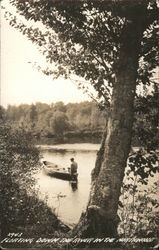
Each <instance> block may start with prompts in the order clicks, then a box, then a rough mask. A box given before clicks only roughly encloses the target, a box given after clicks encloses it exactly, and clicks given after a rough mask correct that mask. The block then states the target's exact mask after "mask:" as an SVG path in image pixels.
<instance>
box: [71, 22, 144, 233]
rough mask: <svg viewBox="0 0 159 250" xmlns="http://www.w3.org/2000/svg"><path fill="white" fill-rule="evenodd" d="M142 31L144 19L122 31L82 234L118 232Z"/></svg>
mask: <svg viewBox="0 0 159 250" xmlns="http://www.w3.org/2000/svg"><path fill="white" fill-rule="evenodd" d="M139 18H140V17H139ZM142 34H143V25H142V20H136V19H135V20H131V21H126V23H125V25H124V27H123V30H122V34H121V41H122V42H121V47H120V55H119V61H118V67H117V68H116V83H115V84H114V88H113V93H112V101H111V109H110V116H109V119H108V124H107V132H106V138H105V141H104V142H103V143H102V146H101V152H99V155H98V157H97V161H96V167H95V170H94V173H93V175H92V177H93V178H92V186H91V192H90V198H89V202H88V206H87V209H86V212H85V213H83V214H82V216H81V219H80V221H79V223H78V225H77V226H76V227H75V228H74V229H73V233H75V234H76V235H79V236H84V237H86V236H87V237H90V236H91V237H98V236H99V237H100V238H101V237H102V236H109V237H113V236H116V235H117V226H118V223H119V218H118V215H117V210H118V200H119V196H120V189H121V186H122V181H123V177H124V171H125V167H126V163H127V158H128V155H129V151H130V146H131V137H132V125H133V103H134V96H135V89H136V77H137V69H138V57H139V48H140V42H141V38H142ZM102 150H103V151H102Z"/></svg>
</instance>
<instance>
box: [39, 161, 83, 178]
mask: <svg viewBox="0 0 159 250" xmlns="http://www.w3.org/2000/svg"><path fill="white" fill-rule="evenodd" d="M43 171H44V172H45V174H47V175H49V176H52V177H55V178H58V179H62V180H68V181H77V177H78V174H77V173H76V174H74V175H71V172H70V168H68V169H66V168H63V167H61V166H59V165H57V164H55V163H52V162H49V161H43Z"/></svg>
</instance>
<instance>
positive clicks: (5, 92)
mask: <svg viewBox="0 0 159 250" xmlns="http://www.w3.org/2000/svg"><path fill="white" fill-rule="evenodd" d="M28 62H40V63H41V62H42V63H43V64H44V63H45V58H44V57H43V56H42V55H41V54H40V53H39V52H38V50H37V48H36V47H35V46H34V45H33V44H32V43H31V42H30V41H29V40H27V38H26V37H25V36H23V35H22V34H21V33H20V32H18V31H17V30H15V29H14V28H12V27H11V26H10V25H9V24H8V22H7V21H6V20H5V19H4V18H3V15H2V16H1V99H0V104H1V105H3V106H5V107H6V106H7V105H8V104H16V105H19V104H21V103H28V104H30V103H35V102H45V103H53V102H57V101H63V102H64V103H68V102H80V101H85V100H88V99H89V98H88V96H87V94H84V93H83V92H82V90H79V89H78V88H77V86H76V85H75V84H73V83H72V82H71V81H70V80H64V79H62V78H60V79H58V80H52V79H51V77H48V76H45V75H44V74H43V73H41V72H38V71H37V70H36V69H35V68H33V66H32V64H31V63H28Z"/></svg>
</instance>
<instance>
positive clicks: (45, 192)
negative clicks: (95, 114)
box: [36, 143, 100, 226]
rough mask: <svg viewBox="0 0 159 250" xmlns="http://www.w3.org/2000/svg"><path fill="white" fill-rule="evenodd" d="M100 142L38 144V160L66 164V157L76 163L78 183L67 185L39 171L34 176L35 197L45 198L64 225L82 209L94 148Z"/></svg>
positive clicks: (92, 165)
mask: <svg viewBox="0 0 159 250" xmlns="http://www.w3.org/2000/svg"><path fill="white" fill-rule="evenodd" d="M99 147H100V144H91V143H80V144H79V143H74V144H59V145H41V146H39V148H40V151H41V154H42V157H43V158H42V160H47V161H51V162H54V163H56V164H59V165H62V166H63V167H66V168H68V167H70V158H72V157H74V158H75V161H76V162H77V163H78V183H77V185H75V184H74V186H72V185H73V184H71V183H70V182H69V181H64V180H60V179H56V178H53V177H50V176H47V175H46V174H45V173H44V172H43V171H42V170H41V171H40V172H39V173H38V175H37V176H36V179H37V186H38V188H39V198H40V199H42V200H45V201H46V202H47V205H48V206H49V207H51V208H52V209H53V211H54V212H55V213H56V214H57V215H58V217H59V218H60V219H61V220H62V221H63V222H64V223H66V224H67V225H69V226H73V225H74V224H76V223H77V222H78V220H79V218H80V215H81V212H82V211H83V210H84V209H85V208H86V205H87V201H88V196H89V191H90V182H91V171H92V169H93V168H94V164H95V159H96V154H97V150H98V149H99Z"/></svg>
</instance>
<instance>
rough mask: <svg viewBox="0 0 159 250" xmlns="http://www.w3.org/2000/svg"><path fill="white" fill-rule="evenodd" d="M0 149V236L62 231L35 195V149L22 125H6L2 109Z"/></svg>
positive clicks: (56, 220) (37, 159) (37, 160)
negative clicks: (15, 127)
mask: <svg viewBox="0 0 159 250" xmlns="http://www.w3.org/2000/svg"><path fill="white" fill-rule="evenodd" d="M0 152H1V154H0V163H1V169H0V175H1V182H0V208H1V209H0V211H1V212H0V214H1V228H2V229H3V230H2V231H1V239H3V238H4V237H6V236H7V234H8V233H10V232H20V233H23V234H24V235H25V237H32V235H34V236H38V237H39V235H41V236H42V235H44V236H45V235H46V234H47V236H48V235H50V234H52V233H53V232H54V231H55V230H56V229H57V228H58V229H59V230H62V228H61V229H60V223H59V220H58V219H57V217H56V216H55V215H54V214H53V213H52V211H51V209H49V208H48V207H47V206H46V204H45V203H44V202H42V201H39V200H38V198H37V191H35V179H34V178H33V175H34V174H35V173H36V172H37V169H38V168H39V167H40V166H39V151H38V150H37V148H35V147H34V146H33V144H32V137H31V135H30V134H28V133H27V132H25V131H24V130H23V129H22V128H20V129H19V130H14V129H12V128H11V127H10V125H8V124H7V122H6V121H5V113H4V110H3V109H1V119H0ZM14 247H15V244H14Z"/></svg>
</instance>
